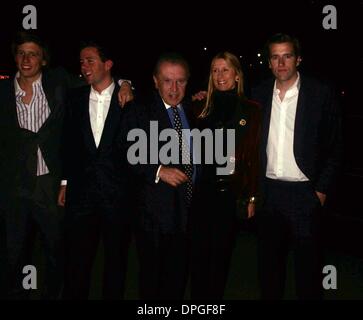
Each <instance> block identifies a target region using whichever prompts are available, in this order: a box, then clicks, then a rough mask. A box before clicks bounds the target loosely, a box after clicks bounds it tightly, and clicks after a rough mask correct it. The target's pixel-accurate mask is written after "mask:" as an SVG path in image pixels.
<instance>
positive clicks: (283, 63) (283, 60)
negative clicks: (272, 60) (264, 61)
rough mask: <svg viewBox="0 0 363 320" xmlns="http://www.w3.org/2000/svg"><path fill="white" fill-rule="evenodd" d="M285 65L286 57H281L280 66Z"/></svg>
mask: <svg viewBox="0 0 363 320" xmlns="http://www.w3.org/2000/svg"><path fill="white" fill-rule="evenodd" d="M283 65H285V58H284V57H279V66H283Z"/></svg>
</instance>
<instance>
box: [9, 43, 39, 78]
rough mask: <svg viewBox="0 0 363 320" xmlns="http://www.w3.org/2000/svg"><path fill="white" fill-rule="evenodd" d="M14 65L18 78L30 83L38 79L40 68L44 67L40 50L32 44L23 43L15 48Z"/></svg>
mask: <svg viewBox="0 0 363 320" xmlns="http://www.w3.org/2000/svg"><path fill="white" fill-rule="evenodd" d="M15 63H16V67H17V68H18V71H19V74H20V78H23V79H27V80H31V81H35V80H36V79H38V78H39V76H40V74H41V72H42V67H43V66H45V65H46V61H45V60H44V57H43V50H42V48H41V47H40V46H39V45H37V44H36V43H34V42H25V43H23V44H21V45H19V46H18V47H17V50H16V53H15Z"/></svg>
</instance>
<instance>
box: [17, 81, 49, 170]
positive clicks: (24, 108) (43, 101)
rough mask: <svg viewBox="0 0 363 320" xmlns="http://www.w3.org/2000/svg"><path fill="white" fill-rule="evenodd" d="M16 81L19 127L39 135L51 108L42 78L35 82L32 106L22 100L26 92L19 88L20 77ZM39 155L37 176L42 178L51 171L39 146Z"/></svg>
mask: <svg viewBox="0 0 363 320" xmlns="http://www.w3.org/2000/svg"><path fill="white" fill-rule="evenodd" d="M14 81H15V98H16V112H17V115H18V122H19V126H20V127H21V128H23V129H27V130H29V131H32V132H35V133H37V132H38V131H39V129H40V128H41V127H42V125H43V124H44V122H45V121H46V120H47V119H48V117H49V115H50V108H49V106H48V101H47V98H46V96H45V93H44V91H43V87H42V76H41V75H40V77H39V79H37V80H36V81H34V82H33V97H32V100H31V101H30V104H25V103H24V102H23V100H22V98H23V97H24V96H25V91H24V90H23V89H21V88H20V86H19V83H18V75H17V76H16V77H15V80H14ZM37 153H38V154H37V176H42V175H45V174H47V173H49V169H48V167H47V165H46V163H45V160H44V158H43V155H42V152H41V150H40V148H39V146H38V151H37Z"/></svg>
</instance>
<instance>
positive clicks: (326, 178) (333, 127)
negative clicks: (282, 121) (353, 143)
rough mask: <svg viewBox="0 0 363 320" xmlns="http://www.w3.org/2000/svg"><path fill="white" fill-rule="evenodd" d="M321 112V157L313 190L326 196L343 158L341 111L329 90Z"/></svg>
mask: <svg viewBox="0 0 363 320" xmlns="http://www.w3.org/2000/svg"><path fill="white" fill-rule="evenodd" d="M323 112H324V116H325V119H324V121H323V122H322V143H321V147H322V155H323V156H322V163H321V164H320V168H321V170H320V174H319V175H318V178H317V181H316V185H315V188H316V190H317V191H319V192H322V193H325V194H326V193H328V192H329V190H330V189H331V187H332V186H333V184H334V182H335V181H336V178H337V175H338V172H339V170H340V167H341V163H342V156H343V139H342V119H341V110H340V106H339V103H338V99H337V97H336V94H334V91H333V90H332V89H331V88H330V89H328V93H327V94H326V99H325V101H324V109H323Z"/></svg>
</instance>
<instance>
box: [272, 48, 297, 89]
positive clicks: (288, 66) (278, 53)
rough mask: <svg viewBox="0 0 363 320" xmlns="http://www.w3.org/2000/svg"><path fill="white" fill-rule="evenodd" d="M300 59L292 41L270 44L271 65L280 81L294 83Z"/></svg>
mask: <svg viewBox="0 0 363 320" xmlns="http://www.w3.org/2000/svg"><path fill="white" fill-rule="evenodd" d="M300 61H301V58H300V57H297V56H296V55H295V52H294V47H293V44H292V43H290V42H283V43H273V44H271V45H270V57H269V67H270V69H271V71H272V73H273V74H274V76H275V78H276V80H277V81H278V82H279V83H281V84H293V83H294V81H295V80H296V78H297V66H298V65H299V64H300Z"/></svg>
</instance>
